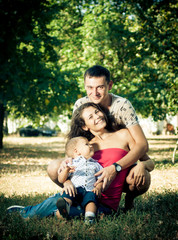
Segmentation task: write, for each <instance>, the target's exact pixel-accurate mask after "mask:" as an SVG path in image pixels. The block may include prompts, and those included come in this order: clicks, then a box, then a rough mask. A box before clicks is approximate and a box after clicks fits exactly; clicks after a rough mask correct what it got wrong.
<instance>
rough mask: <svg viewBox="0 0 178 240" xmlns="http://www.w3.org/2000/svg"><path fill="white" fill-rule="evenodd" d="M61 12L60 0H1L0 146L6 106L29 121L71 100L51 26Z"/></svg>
mask: <svg viewBox="0 0 178 240" xmlns="http://www.w3.org/2000/svg"><path fill="white" fill-rule="evenodd" d="M63 8H65V1H64V2H61V4H59V2H58V1H55V0H45V1H41V0H31V1H25V0H0V16H1V19H3V21H1V24H0V30H1V37H0V72H1V76H0V82H1V84H0V112H1V113H2V114H1V115H0V148H2V137H3V135H2V134H3V133H2V128H3V115H4V114H3V113H4V109H5V108H6V107H8V109H9V110H10V111H13V113H14V114H16V116H20V115H23V116H25V117H26V116H27V117H28V118H31V119H33V120H34V119H39V118H40V117H41V116H43V115H44V116H49V115H50V114H52V113H53V112H56V113H62V112H63V111H64V110H65V109H67V108H68V109H69V108H70V105H71V104H72V102H73V101H74V99H76V95H77V93H78V86H77V84H76V82H75V81H74V80H73V78H72V77H71V75H72V74H71V73H70V72H68V71H65V72H64V71H62V70H61V69H60V68H59V65H58V60H59V58H60V56H59V55H58V54H57V52H56V48H57V47H59V46H60V45H61V43H62V42H61V40H59V39H57V38H56V37H55V36H53V31H54V30H53V28H52V27H53V26H52V25H51V21H52V20H53V19H54V18H55V17H57V15H58V12H59V11H60V10H61V9H63ZM71 92H72V93H73V94H70V93H71Z"/></svg>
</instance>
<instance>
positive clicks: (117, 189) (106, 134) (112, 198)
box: [65, 103, 154, 211]
mask: <svg viewBox="0 0 178 240" xmlns="http://www.w3.org/2000/svg"><path fill="white" fill-rule="evenodd" d="M107 113H108V112H107V111H106V110H105V109H102V108H101V107H100V106H98V105H96V104H94V103H86V104H83V105H82V106H80V107H79V108H78V109H77V110H76V111H75V113H74V115H73V118H72V122H71V130H70V132H69V134H68V137H69V138H72V137H75V136H81V135H82V136H85V137H87V138H88V139H91V141H90V143H91V144H92V145H93V146H94V151H95V154H94V156H93V158H94V159H96V160H98V162H99V163H100V164H101V165H102V166H103V167H104V168H106V167H108V168H110V169H112V171H111V172H113V174H112V179H111V182H112V181H113V180H114V181H113V182H112V183H111V185H110V187H109V189H108V190H106V191H105V192H104V194H102V197H101V201H100V202H101V203H103V204H105V205H107V206H109V207H110V208H112V209H113V210H115V211H117V208H118V204H119V201H120V198H121V193H122V190H123V185H124V181H125V179H126V176H127V173H128V171H129V169H128V167H130V166H131V165H132V164H133V162H130V163H128V164H127V165H125V166H124V168H123V167H122V163H121V161H119V160H120V159H121V158H123V157H124V156H125V155H126V154H127V153H128V152H129V150H130V149H132V147H134V144H135V142H134V140H133V138H132V137H131V135H130V133H129V131H128V130H127V129H124V128H122V126H118V125H117V123H116V121H115V120H114V119H113V118H112V119H111V118H110V116H109V115H108V114H107ZM117 129H119V130H117ZM148 159H149V158H148V156H147V155H145V156H144V157H143V158H142V159H141V160H142V162H139V163H138V164H142V165H145V164H146V167H147V170H148V171H152V170H153V168H154V164H153V162H152V160H148ZM143 160H148V161H145V162H143ZM116 162H117V164H115V163H116ZM132 167H134V166H132ZM143 169H144V168H143ZM121 170H122V171H121ZM148 171H147V172H146V177H147V178H148V179H150V175H149V172H148ZM101 172H102V170H101V171H99V172H98V174H97V176H99V175H100V174H101ZM130 176H132V171H131V173H130V174H129V176H128V177H127V183H128V184H129V189H130V190H131V191H133V190H134V188H139V189H142V188H143V189H145V187H144V182H145V181H144V179H142V178H141V177H140V179H138V180H137V186H135V185H134V179H133V178H132V177H130ZM147 182H149V183H150V181H147ZM97 183H99V181H98V182H97ZM97 183H96V184H97ZM141 183H143V185H142V184H141ZM105 185H106V184H104V186H105ZM107 187H108V186H107ZM148 187H149V186H147V189H148ZM65 191H67V192H68V191H70V193H71V194H74V189H72V190H71V188H70V187H68V186H67V187H66V188H65ZM129 200H131V199H129ZM132 201H133V200H131V204H132Z"/></svg>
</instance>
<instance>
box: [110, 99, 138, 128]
mask: <svg viewBox="0 0 178 240" xmlns="http://www.w3.org/2000/svg"><path fill="white" fill-rule="evenodd" d="M116 105H117V106H115V107H116V111H115V114H114V115H115V117H116V119H117V120H118V123H119V124H124V125H125V126H126V127H127V128H129V127H130V126H133V125H136V124H139V122H138V117H137V115H136V112H135V109H134V108H133V106H132V104H131V103H130V101H129V100H127V99H124V101H123V103H122V104H121V103H120V102H118V104H116Z"/></svg>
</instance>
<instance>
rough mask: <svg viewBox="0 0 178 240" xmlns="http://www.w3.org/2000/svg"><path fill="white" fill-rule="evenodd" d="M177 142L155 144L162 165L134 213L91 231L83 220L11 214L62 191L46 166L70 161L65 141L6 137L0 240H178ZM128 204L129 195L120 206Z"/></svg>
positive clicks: (0, 159)
mask: <svg viewBox="0 0 178 240" xmlns="http://www.w3.org/2000/svg"><path fill="white" fill-rule="evenodd" d="M175 142H176V139H174V138H173V139H167V140H165V139H150V140H149V144H150V151H149V155H150V156H151V157H152V158H153V159H154V160H155V162H156V167H155V170H154V171H153V172H152V185H151V187H150V190H149V191H148V192H147V193H146V194H144V195H143V196H140V197H138V198H137V199H136V200H135V208H134V210H132V211H130V212H127V213H126V214H124V213H123V212H122V210H120V211H119V212H118V215H117V216H116V215H115V216H109V217H104V218H103V219H102V220H98V222H97V223H96V224H95V225H93V226H91V227H87V226H86V225H85V224H84V223H83V220H79V219H74V220H71V221H68V222H64V221H61V220H57V219H55V218H46V219H37V218H34V219H30V220H29V221H24V220H23V219H21V218H20V217H19V216H18V215H17V214H14V215H12V216H8V215H6V208H7V207H9V206H11V205H14V204H17V205H24V206H26V205H33V204H37V203H39V202H41V201H43V200H44V199H45V198H47V197H48V196H49V194H51V193H55V192H57V191H58V190H59V189H58V188H57V186H55V184H54V183H52V182H51V181H50V180H49V178H48V176H47V174H46V167H47V165H48V163H49V161H51V160H54V159H56V158H58V157H60V158H63V157H64V153H63V152H64V140H63V138H59V137H55V138H17V137H6V138H5V139H4V149H3V150H2V151H1V152H0V170H1V174H0V177H1V187H0V189H1V195H0V206H1V208H0V239H2V240H7V239H13V240H14V239H17V240H20V239H24V240H25V239H40V240H41V239H56V240H57V239H66V240H67V239H102V240H105V239H110V240H111V239H123V240H125V239H126V240H127V239H128V240H132V239H133V240H134V239H135V240H137V239H140V240H144V239H145V240H148V239H158V240H160V239H170V240H172V239H177V238H178V234H177V223H178V218H177V216H178V204H177V202H178V201H177V200H178V199H177V196H178V195H177V193H178V191H177V190H178V189H177V181H176V177H177V171H178V168H177V163H175V164H174V165H173V164H172V162H171V159H172V153H173V149H174V146H175ZM45 181H46V182H45ZM48 181H49V186H50V187H49V188H50V190H49V189H48V188H47V187H48ZM25 184H26V185H25ZM40 184H41V185H40ZM39 185H40V187H39ZM46 185H47V186H46ZM123 206H124V195H123V196H122V199H121V203H120V207H123Z"/></svg>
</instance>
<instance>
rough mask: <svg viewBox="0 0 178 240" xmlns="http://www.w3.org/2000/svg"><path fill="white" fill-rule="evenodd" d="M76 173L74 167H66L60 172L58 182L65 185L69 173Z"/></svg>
mask: <svg viewBox="0 0 178 240" xmlns="http://www.w3.org/2000/svg"><path fill="white" fill-rule="evenodd" d="M74 171H75V167H73V166H70V167H69V166H66V167H65V168H64V169H63V170H62V171H58V181H59V183H62V184H63V183H64V182H65V181H66V180H67V178H68V176H69V173H72V172H74Z"/></svg>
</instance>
